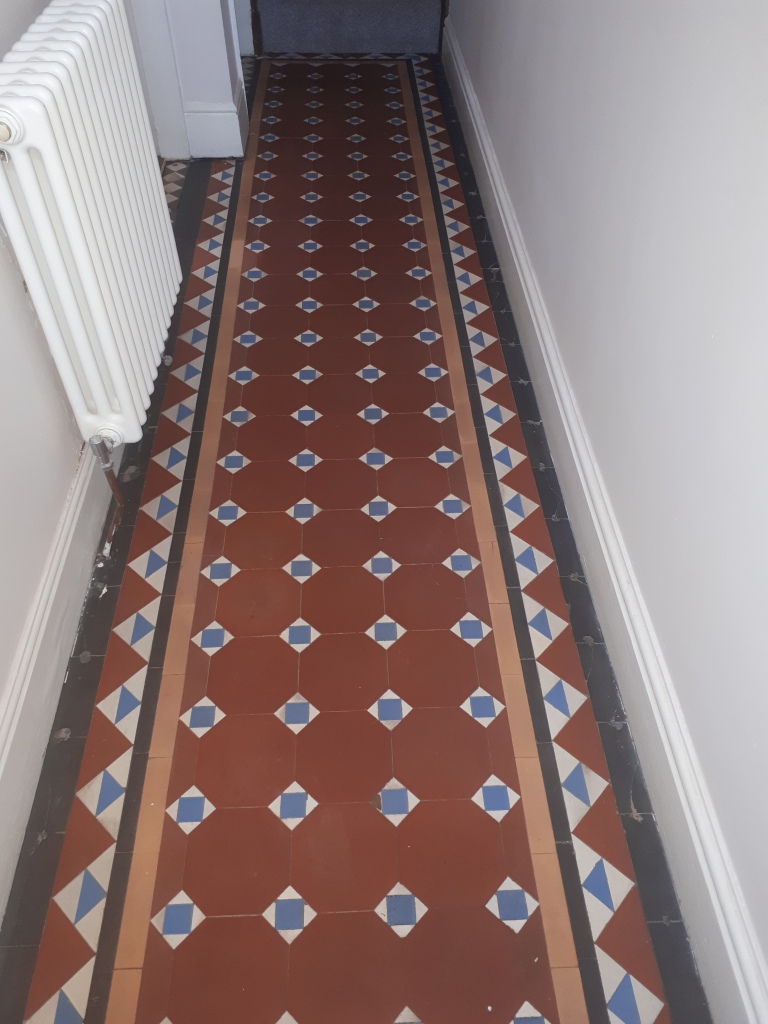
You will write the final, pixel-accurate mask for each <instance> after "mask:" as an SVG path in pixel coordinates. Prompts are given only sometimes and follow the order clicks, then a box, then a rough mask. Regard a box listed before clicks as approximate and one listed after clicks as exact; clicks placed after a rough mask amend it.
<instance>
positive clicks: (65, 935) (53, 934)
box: [25, 903, 93, 1020]
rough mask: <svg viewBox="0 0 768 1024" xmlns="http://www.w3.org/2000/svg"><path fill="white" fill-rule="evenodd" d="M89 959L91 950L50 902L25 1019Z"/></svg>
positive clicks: (91, 953) (91, 954)
mask: <svg viewBox="0 0 768 1024" xmlns="http://www.w3.org/2000/svg"><path fill="white" fill-rule="evenodd" d="M92 956H93V951H92V950H91V948H90V946H89V945H88V944H87V943H86V941H85V939H83V938H82V937H81V936H80V933H79V932H78V931H77V929H76V928H75V927H74V926H73V925H71V924H70V923H69V921H68V920H67V919H66V917H65V916H64V914H63V913H62V912H61V910H59V908H58V906H57V905H56V904H55V903H51V904H50V906H49V908H48V916H47V918H46V920H45V928H44V929H43V936H42V938H41V940H40V949H39V952H38V954H37V965H36V967H35V973H34V976H33V978H32V985H31V987H30V990H29V996H28V998H27V1007H26V1014H25V1020H26V1018H27V1017H31V1016H32V1014H33V1013H36V1012H37V1010H39V1009H40V1007H41V1006H43V1004H44V1003H47V1002H48V1000H49V999H50V998H51V996H52V995H53V994H54V993H55V992H56V991H57V990H58V989H60V988H61V986H62V985H63V984H64V983H65V982H67V981H69V979H70V978H71V977H72V976H73V975H75V974H77V972H78V971H79V970H80V969H81V967H83V966H84V965H85V964H87V963H88V961H89V960H90V959H91V957H92Z"/></svg>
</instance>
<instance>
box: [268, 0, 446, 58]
mask: <svg viewBox="0 0 768 1024" xmlns="http://www.w3.org/2000/svg"><path fill="white" fill-rule="evenodd" d="M444 7H447V3H446V0H253V21H254V38H255V40H256V47H257V49H256V52H257V53H437V52H438V50H439V48H440V28H441V25H442V21H443V17H444V14H445V11H444Z"/></svg>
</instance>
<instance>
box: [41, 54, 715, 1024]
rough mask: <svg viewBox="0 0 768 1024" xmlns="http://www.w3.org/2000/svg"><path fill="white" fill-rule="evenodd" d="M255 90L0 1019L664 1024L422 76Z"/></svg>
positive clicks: (193, 291) (187, 311) (370, 75)
mask: <svg viewBox="0 0 768 1024" xmlns="http://www.w3.org/2000/svg"><path fill="white" fill-rule="evenodd" d="M257 73H258V74H259V79H258V83H257V86H256V94H255V100H254V107H253V117H252V123H251V135H250V138H249V148H248V152H247V154H246V158H245V160H244V162H243V163H242V165H236V164H235V163H234V162H227V161H213V162H212V164H211V173H210V180H209V182H208V184H207V188H206V199H205V203H204V207H203V209H202V219H201V222H200V224H199V233H198V237H197V241H196V245H195V249H194V257H193V262H192V273H191V274H190V276H189V278H188V282H187V285H186V294H185V296H184V305H183V309H182V313H181V318H180V322H179V325H178V332H177V340H176V342H175V346H174V348H173V362H172V364H171V366H170V373H169V376H168V384H167V388H166V391H165V394H164V398H163V400H162V401H163V405H162V414H161V415H160V417H159V420H158V423H157V429H156V431H154V432H153V433H152V434H151V435H148V437H149V441H150V442H151V443H152V444H153V448H152V456H151V461H150V463H149V470H148V472H147V475H146V480H145V482H144V484H143V492H142V494H141V498H140V500H139V501H138V506H137V509H138V510H137V511H136V514H135V528H134V530H133V535H132V540H131V546H130V552H129V554H128V558H127V562H128V567H127V569H126V571H125V576H124V579H123V582H122V586H121V589H120V594H119V598H118V600H117V606H116V611H115V616H114V626H113V629H112V633H111V635H110V638H109V643H108V646H107V647H106V652H105V658H104V665H103V670H102V672H101V678H100V681H99V682H98V692H97V693H96V696H95V709H94V712H93V718H92V720H91V722H90V726H89V727H88V729H87V730H85V731H84V733H83V736H84V754H83V759H82V765H81V767H80V771H79V778H78V781H77V785H76V787H75V789H76V793H75V796H74V800H73V802H72V810H71V813H70V815H69V819H68V823H67V825H66V831H65V835H64V841H63V848H62V851H61V857H60V860H59V863H58V869H57V874H56V879H55V882H54V884H53V893H52V899H51V902H50V906H49V908H48V912H47V918H46V924H45V930H44V933H43V937H42V942H41V945H40V952H39V956H38V958H37V964H36V967H35V971H34V977H33V980H32V985H31V989H30V992H29V996H28V1000H27V1003H26V1011H25V1020H29V1021H33V1022H35V1024H42V1022H46V1024H48V1022H52V1024H70V1022H82V1021H86V1022H87V1024H91V1022H94V1024H95V1022H97V1021H98V1022H101V1021H106V1022H107V1024H133V1022H138V1024H212V1022H214V1021H221V1022H222V1024H223V1022H226V1024H245V1022H248V1024H278V1022H279V1024H407V1022H411V1024H413V1022H423V1024H477V1022H479V1021H481V1020H484V1021H488V1022H489V1024H586V1022H587V1021H591V1022H593V1024H597V1022H601V1024H607V1022H609V1021H610V1022H612V1024H617V1022H620V1024H653V1022H657V1024H669V1022H670V1021H671V1019H672V1018H671V1017H670V1014H669V1011H668V1008H667V1006H666V1001H665V996H664V991H663V988H662V984H661V980H660V976H659V970H658V967H657V964H656V959H655V956H654V950H653V946H652V944H651V940H650V936H649V929H648V926H647V923H646V914H645V913H644V910H643V907H642V905H641V900H640V895H639V893H638V889H637V886H636V884H635V875H634V872H633V865H632V860H631V858H630V855H629V850H628V847H627V842H626V840H625V835H624V829H623V826H622V818H621V816H620V814H619V810H621V811H622V813H624V812H625V811H629V808H628V807H626V806H625V800H624V798H625V794H623V793H617V794H614V790H613V787H612V786H611V784H610V782H609V772H608V769H607V766H606V761H605V755H604V752H603V745H602V743H601V736H600V730H599V728H598V721H600V722H602V721H605V718H606V715H605V709H604V708H599V707H598V708H595V707H593V704H592V702H591V700H590V696H589V691H588V688H587V684H586V682H585V678H584V672H583V670H582V667H581V663H580V660H579V656H578V653H577V648H576V643H575V640H574V635H573V630H572V628H571V624H570V622H569V613H568V607H567V605H566V601H565V598H564V594H563V589H562V583H561V578H560V577H561V574H562V575H564V576H567V575H568V573H569V572H570V569H565V568H562V567H561V568H560V570H558V565H557V563H556V560H555V551H554V549H553V546H552V542H551V539H550V535H549V532H548V526H547V522H546V521H545V515H544V510H543V508H542V496H540V494H539V490H538V488H537V480H536V478H535V474H534V471H533V468H532V464H531V459H530V458H529V453H528V450H527V446H526V441H525V438H524V436H523V431H522V428H521V425H520V420H519V417H518V415H517V407H516V405H515V401H514V399H513V395H512V389H511V385H510V380H509V367H508V363H507V361H506V360H505V351H504V350H503V347H502V344H501V342H500V340H499V333H498V326H497V321H496V319H495V318H494V315H493V310H492V308H491V305H492V299H491V298H490V297H489V293H488V289H487V287H486V282H485V278H484V273H483V266H482V265H481V259H480V256H479V255H478V251H477V249H478V245H477V243H476V241H475V237H474V235H473V231H472V228H471V227H470V225H469V216H468V213H467V208H466V199H467V197H465V195H464V191H463V189H462V187H461V185H460V184H459V181H458V175H457V173H456V166H455V165H456V157H455V156H454V153H453V150H452V148H451V145H450V142H449V136H448V132H447V130H446V124H445V119H444V115H443V112H442V110H441V105H440V101H439V99H438V94H437V89H436V85H435V80H434V70H433V67H432V65H431V63H430V62H429V61H428V60H425V59H420V58H409V59H407V60H406V59H394V58H388V57H383V56H377V57H375V58H369V59H352V58H349V59H341V58H328V59H322V60H321V59H311V60H310V59H299V58H286V59H273V60H271V61H269V60H265V61H263V62H261V67H260V71H258V72H257ZM190 173H192V172H190ZM214 335H215V336H216V344H215V352H214V346H213V345H212V344H209V339H211V338H213V337H214ZM507 358H509V356H507ZM540 479H541V478H540ZM545 479H549V478H548V477H546V478H545ZM543 500H544V501H546V500H547V496H546V495H544V498H543ZM171 579H172V587H173V589H171V590H169V589H168V587H169V581H170V580H171ZM174 593H175V598H174V597H173V596H172V595H173V594H174ZM510 602H511V603H510ZM516 627H517V629H516ZM161 632H162V634H163V635H162V636H160V633H161ZM614 724H615V723H614ZM617 799H618V800H619V801H620V803H621V806H620V807H619V808H618V809H617ZM642 810H643V808H641V811H642ZM701 1019H702V1020H703V1018H701Z"/></svg>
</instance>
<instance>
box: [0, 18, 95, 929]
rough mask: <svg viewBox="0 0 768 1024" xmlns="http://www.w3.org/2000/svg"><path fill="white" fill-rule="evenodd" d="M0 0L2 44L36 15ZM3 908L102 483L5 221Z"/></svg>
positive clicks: (0, 383)
mask: <svg viewBox="0 0 768 1024" xmlns="http://www.w3.org/2000/svg"><path fill="white" fill-rule="evenodd" d="M43 6H44V4H43V3H42V2H40V0H6V2H5V4H4V6H3V13H2V17H0V54H4V53H5V52H6V51H7V50H8V49H10V47H11V46H12V45H13V43H14V42H15V41H16V40H17V39H18V37H19V36H20V35H21V34H22V33H23V32H24V31H25V29H26V28H27V27H28V25H29V24H30V22H31V21H32V20H33V19H34V18H35V17H36V16H37V15H38V14H39V13H40V11H41V10H42V8H43ZM0 309H1V310H2V313H1V314H0V366H1V367H2V370H1V371H0V565H2V567H3V571H2V573H0V820H2V821H3V828H2V829H0V914H1V913H2V911H3V909H4V907H5V902H6V898H7V894H8V890H9V887H10V883H11V880H12V877H13V871H14V868H15V865H16V857H17V855H18V850H19V846H20V844H21V839H22V836H23V833H24V829H25V828H26V824H27V818H28V816H29V811H30V807H31V802H32V797H33V795H34V791H35V786H36V783H37V776H38V774H39V771H40V765H41V763H42V757H43V752H44V748H45V743H46V741H47V738H48V734H49V731H50V727H51V722H52V720H53V713H54V711H55V708H56V701H57V699H58V692H59V689H60V687H61V684H62V683H63V681H64V668H65V664H66V660H67V657H68V655H69V651H70V649H71V646H72V641H73V639H74V635H75V628H76V625H77V620H78V616H79V612H80V606H81V604H82V601H83V597H84V596H85V587H86V583H87V579H88V576H89V574H90V568H91V563H92V559H93V555H94V553H95V549H96V544H97V541H98V534H99V529H100V526H101V523H102V522H103V519H104V516H105V514H106V508H107V500H108V499H107V493H106V491H105V490H104V489H103V488H102V482H101V480H99V479H98V477H92V475H91V473H90V472H89V469H90V463H87V464H86V463H84V462H83V461H82V460H81V451H80V450H81V441H80V436H79V434H78V432H77V430H76V428H75V425H74V420H73V418H72V416H71V413H70V411H69V407H68V404H67V402H66V399H65V398H64V395H63V392H62V390H61V388H60V386H59V383H58V377H57V375H56V371H55V369H54V366H53V361H52V359H51V357H50V354H49V352H48V348H47V345H46V343H45V340H44V338H43V335H42V332H41V330H40V327H39V324H38V323H37V320H36V317H35V315H34V313H33V311H32V308H31V305H30V302H29V299H28V296H27V294H26V292H25V289H24V284H23V281H22V279H21V275H20V274H19V272H18V269H17V267H16V265H15V262H14V260H13V258H12V256H11V254H10V252H9V249H8V247H7V239H6V237H5V233H4V231H3V229H2V224H0Z"/></svg>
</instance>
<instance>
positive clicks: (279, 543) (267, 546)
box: [223, 512, 302, 569]
mask: <svg viewBox="0 0 768 1024" xmlns="http://www.w3.org/2000/svg"><path fill="white" fill-rule="evenodd" d="M301 532H302V527H301V524H300V523H299V522H298V521H297V520H296V519H293V518H292V517H291V516H289V515H286V514H285V513H284V512H260V513H258V514H256V513H254V514H250V515H244V516H241V517H240V519H238V520H237V522H236V523H232V525H231V526H228V527H227V528H226V536H225V539H224V549H223V550H224V555H225V556H226V557H227V558H229V559H231V560H232V562H234V564H235V565H236V566H238V568H240V569H277V568H282V566H284V565H286V564H287V563H288V562H290V561H291V559H292V558H295V557H296V555H298V554H300V552H301Z"/></svg>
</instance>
